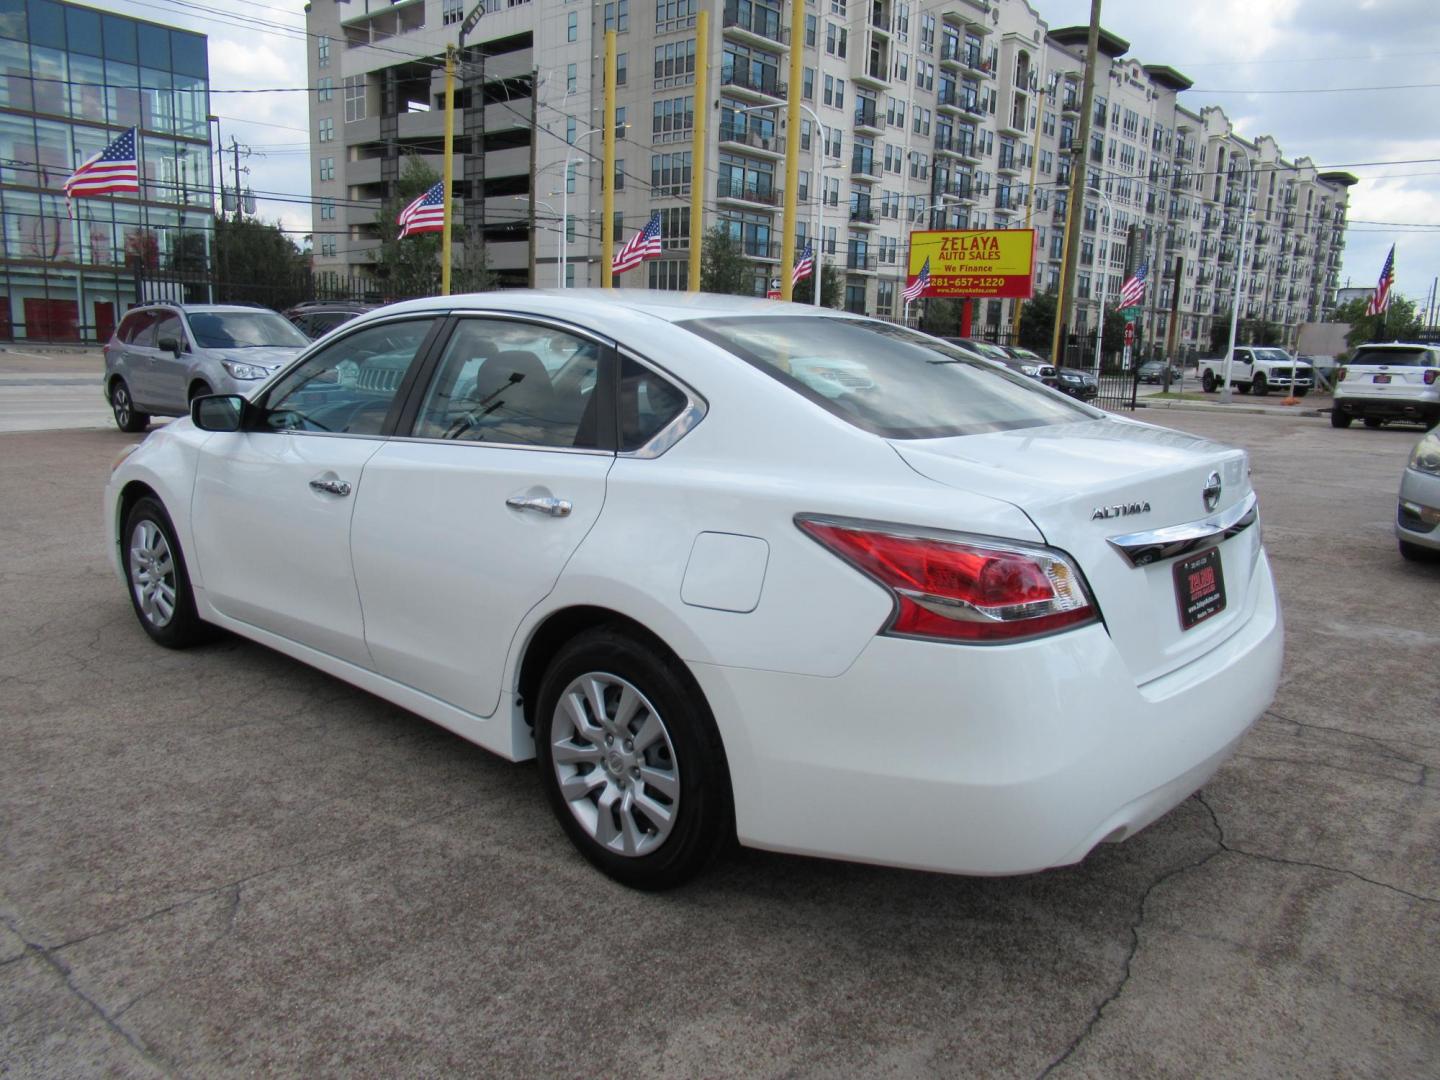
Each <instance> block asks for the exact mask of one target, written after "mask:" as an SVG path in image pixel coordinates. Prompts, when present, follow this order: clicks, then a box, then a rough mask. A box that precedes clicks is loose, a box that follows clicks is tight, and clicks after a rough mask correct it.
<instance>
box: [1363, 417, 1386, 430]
mask: <svg viewBox="0 0 1440 1080" xmlns="http://www.w3.org/2000/svg"><path fill="white" fill-rule="evenodd" d="M1383 423H1385V421H1384V420H1381V419H1380V417H1378V416H1367V417H1365V426H1366V427H1368V428H1378V427H1379V426H1380V425H1381V424H1383Z"/></svg>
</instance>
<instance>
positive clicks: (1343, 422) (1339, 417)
mask: <svg viewBox="0 0 1440 1080" xmlns="http://www.w3.org/2000/svg"><path fill="white" fill-rule="evenodd" d="M1354 419H1355V418H1354V417H1353V416H1351V415H1350V414H1349V413H1344V412H1341V411H1340V410H1339V409H1331V410H1330V426H1331V427H1338V428H1347V427H1349V426H1350V421H1352V420H1354Z"/></svg>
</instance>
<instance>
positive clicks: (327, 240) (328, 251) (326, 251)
mask: <svg viewBox="0 0 1440 1080" xmlns="http://www.w3.org/2000/svg"><path fill="white" fill-rule="evenodd" d="M320 254H321V255H334V254H335V236H334V234H333V233H326V234H325V235H323V236H321V237H320Z"/></svg>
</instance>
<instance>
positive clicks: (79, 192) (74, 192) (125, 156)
mask: <svg viewBox="0 0 1440 1080" xmlns="http://www.w3.org/2000/svg"><path fill="white" fill-rule="evenodd" d="M135 138H136V136H135V129H134V128H133V127H132V128H131V129H130V130H129V131H127V132H125V134H123V135H121V136H120V137H119V138H118V139H116V140H115V141H114V142H112V143H111V144H110V145H109V146H107V147H105V149H104V150H101V151H100V152H99V153H98V154H95V155H93V156H91V157H88V158H86V159H85V161H84V162H83V163H82V164H81V166H80V167H79V168H78V169H76V170H75V174H74V175H73V176H71V177H70V179H68V180H66V181H65V197H66V198H68V199H79V198H83V197H85V196H87V195H113V194H115V193H116V192H117V191H133V192H135V193H136V194H137V195H138V194H139V193H140V162H139V160H138V159H137V158H136V156H135Z"/></svg>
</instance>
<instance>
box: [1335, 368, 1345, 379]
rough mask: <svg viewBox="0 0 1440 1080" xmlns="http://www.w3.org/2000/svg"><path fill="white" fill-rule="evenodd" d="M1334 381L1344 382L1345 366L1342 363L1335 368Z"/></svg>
mask: <svg viewBox="0 0 1440 1080" xmlns="http://www.w3.org/2000/svg"><path fill="white" fill-rule="evenodd" d="M1335 381H1336V382H1344V381H1345V366H1344V365H1343V364H1342V365H1341V366H1340V367H1338V368H1336V369H1335Z"/></svg>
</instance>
